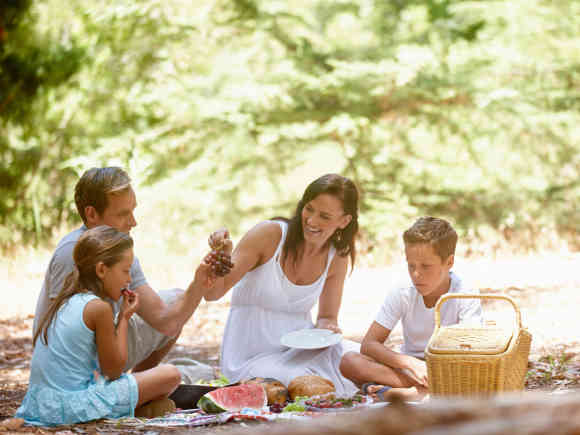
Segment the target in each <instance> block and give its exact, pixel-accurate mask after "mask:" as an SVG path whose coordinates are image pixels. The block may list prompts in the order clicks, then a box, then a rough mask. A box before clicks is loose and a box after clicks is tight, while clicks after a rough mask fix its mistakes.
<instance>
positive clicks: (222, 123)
mask: <svg viewBox="0 0 580 435" xmlns="http://www.w3.org/2000/svg"><path fill="white" fill-rule="evenodd" d="M9 4H11V5H12V4H14V5H20V8H19V9H18V8H17V9H15V10H12V9H10V8H6V7H4V6H2V9H0V10H2V15H1V16H2V17H3V20H4V21H2V22H3V23H8V22H10V23H12V24H11V26H16V28H17V29H20V30H10V31H9V32H6V31H4V32H3V33H0V41H2V45H1V47H2V52H1V53H0V56H2V57H1V59H2V62H3V63H1V65H2V66H1V68H2V74H1V75H0V92H1V94H0V131H1V132H2V134H1V135H0V147H1V148H0V150H1V151H2V156H3V157H2V159H3V160H2V161H3V167H2V172H1V173H0V180H2V181H3V182H2V184H1V186H2V189H3V190H2V193H3V198H2V199H0V207H2V219H3V221H2V224H3V225H2V228H3V233H2V234H0V240H1V241H3V242H4V243H9V242H14V241H18V240H19V236H18V234H24V235H27V234H32V233H34V232H35V233H36V234H42V235H45V234H48V233H49V232H50V228H52V227H53V226H54V225H55V224H57V223H59V222H61V221H62V220H66V219H70V218H72V217H74V213H71V212H70V210H71V203H70V198H71V197H72V194H71V190H72V187H73V185H74V181H75V179H76V177H78V175H79V174H80V173H81V172H82V171H84V170H85V169H86V168H87V167H90V166H93V165H100V164H120V165H123V166H126V167H127V168H128V170H129V172H130V173H131V175H132V176H133V178H134V179H135V181H136V182H137V183H141V184H142V185H151V186H152V189H158V190H161V189H164V190H163V191H164V192H167V193H166V194H165V195H164V194H161V196H162V198H160V199H159V201H160V203H162V204H163V206H162V207H163V210H164V211H165V212H166V213H167V216H166V217H165V218H166V219H167V223H168V225H170V224H171V222H175V219H176V218H177V219H178V220H184V221H185V222H186V223H188V224H191V225H197V226H199V225H204V224H207V222H220V223H223V224H226V225H228V226H230V227H231V228H232V230H233V231H234V232H235V231H236V230H240V229H241V228H245V229H247V225H248V224H247V221H248V220H250V221H252V220H254V221H255V220H258V219H262V218H267V217H270V216H272V215H275V214H278V215H279V214H284V215H289V214H290V213H291V212H292V210H293V208H294V205H295V202H296V199H297V196H298V195H299V194H300V189H301V188H303V186H305V185H306V184H307V183H308V182H309V181H311V180H310V179H309V180H304V179H300V177H299V175H297V174H296V171H297V169H296V168H301V167H303V165H305V164H309V162H308V159H310V158H312V156H316V157H315V158H316V159H318V164H319V166H320V168H327V167H328V164H327V163H328V162H325V161H324V160H325V159H324V157H323V158H322V159H320V158H319V156H320V152H321V151H320V150H326V151H325V152H327V153H329V155H330V154H333V155H339V156H340V158H339V159H338V160H336V161H337V164H336V165H335V166H333V170H335V171H336V172H342V173H344V174H345V175H347V176H350V177H352V178H353V179H354V180H355V181H356V182H357V183H358V185H359V186H360V189H361V192H362V194H363V202H362V204H361V211H362V213H361V224H362V227H363V228H364V234H363V239H364V240H365V242H367V243H366V244H367V245H368V246H373V245H375V244H376V242H377V241H379V242H390V243H394V241H395V240H398V238H399V237H400V231H401V229H402V228H404V227H405V226H407V225H408V224H409V223H410V221H411V220H412V219H414V217H416V216H417V215H423V214H435V215H441V216H444V217H448V218H450V219H451V220H452V221H453V222H455V223H456V225H457V226H458V228H459V229H460V231H461V232H462V234H463V235H464V236H466V237H467V238H472V239H476V238H478V237H484V236H485V235H486V234H487V231H488V229H489V228H493V229H494V231H497V232H499V233H500V234H502V236H503V237H506V238H507V239H510V237H512V236H513V234H515V233H518V232H524V233H526V234H528V233H529V234H538V233H539V232H540V231H543V230H545V231H554V232H557V233H559V234H560V235H562V236H564V237H569V238H570V240H572V241H574V240H576V242H577V236H576V234H577V232H578V230H579V229H580V228H579V227H578V225H579V224H578V222H580V220H579V219H578V218H579V216H578V213H579V212H578V211H577V207H576V206H575V204H576V203H577V200H578V196H579V193H580V187H579V181H578V180H580V177H579V174H578V171H579V168H580V161H579V159H580V153H579V152H578V151H579V147H580V145H578V141H577V140H575V138H576V137H578V125H580V123H579V122H578V121H579V120H580V119H579V108H580V93H579V92H580V91H578V89H580V87H579V86H578V84H579V82H580V54H578V52H577V50H573V49H572V47H575V46H576V45H577V43H578V41H579V40H580V31H579V30H578V29H580V26H579V24H580V23H579V20H580V19H579V18H578V17H579V16H580V14H579V12H580V10H579V6H578V4H577V3H575V2H568V1H563V0H562V1H558V2H547V1H541V0H534V1H531V2H529V1H523V0H512V1H505V2H495V1H479V2H469V1H459V0H457V1H453V0H411V1H398V0H397V1H389V2H382V1H375V0H370V1H369V0H351V1H349V0H341V1H328V0H299V1H293V2H276V1H275V2H272V1H259V0H233V1H231V0H214V1H211V0H205V1H201V2H195V5H192V4H191V3H190V2H186V1H184V0H170V1H165V2H161V1H157V0H140V1H137V2H135V1H128V0H107V1H102V2H91V3H89V4H87V3H86V2H81V1H80V0H71V1H70V2H68V3H67V4H66V5H67V6H64V5H65V4H64V2H62V0H47V1H45V2H40V3H38V4H36V5H35V6H34V7H32V6H30V3H29V2H25V1H20V2H17V1H15V0H13V2H10V3H9ZM29 6H30V8H31V9H30V12H26V13H23V12H22V11H27V10H28V7H29ZM515 11H517V13H516V12H515ZM7 16H10V17H12V18H10V20H8V19H6V18H5V17H7ZM14 23H16V24H14ZM4 27H5V28H6V29H8V27H7V25H6V24H4ZM11 29H12V28H11ZM530 29H538V31H537V32H538V33H534V32H532V31H530ZM18 32H21V33H20V34H21V35H24V33H22V32H27V33H26V34H27V35H33V36H34V37H28V38H24V37H20V38H17V37H16V36H14V37H9V39H7V37H6V35H12V34H13V33H14V35H18V34H19V33H18ZM1 35H4V36H1ZM540 35H541V36H540ZM6 41H10V42H6ZM20 54H22V56H19V57H18V62H20V63H18V62H16V63H14V62H15V61H14V60H11V59H12V58H11V57H10V56H12V57H14V56H15V55H20ZM11 62H12V63H11ZM5 65H7V66H5ZM10 65H12V66H10ZM14 65H16V66H14ZM10 68H12V69H10ZM9 71H15V72H9ZM30 77H32V79H30ZM35 78H36V79H35ZM19 79H22V82H23V83H26V84H27V87H23V88H21V87H19V86H18V84H17V83H18V81H19ZM35 80H36V81H35ZM26 92H28V94H25V93H26ZM30 92H32V93H30ZM13 93H20V94H19V98H18V99H15V100H13V99H11V98H10V97H7V96H10V95H12V94H13ZM13 101H14V102H13ZM12 102H13V103H12ZM9 106H11V107H10V108H9ZM15 162H16V163H15ZM314 163H317V162H314ZM296 177H298V178H296ZM167 180H171V183H173V184H171V183H169V182H168V181H167ZM296 180H299V182H296ZM175 183H179V189H177V190H176V189H175V186H174V184H175ZM4 186H6V188H4ZM297 186H300V189H299V188H297ZM172 190H173V191H172ZM254 192H255V194H254ZM15 204H17V205H18V206H17V207H15V206H14V205H15ZM207 225H209V224H207ZM383 246H389V244H386V245H385V244H383ZM369 249H370V248H369ZM377 255H379V256H382V255H383V254H382V253H379V254H377Z"/></svg>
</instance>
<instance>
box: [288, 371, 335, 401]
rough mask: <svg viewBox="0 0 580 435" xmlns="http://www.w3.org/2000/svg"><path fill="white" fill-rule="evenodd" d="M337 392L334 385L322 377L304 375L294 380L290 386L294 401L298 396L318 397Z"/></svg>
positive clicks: (291, 397)
mask: <svg viewBox="0 0 580 435" xmlns="http://www.w3.org/2000/svg"><path fill="white" fill-rule="evenodd" d="M334 391H336V390H335V389H334V384H333V383H332V382H331V381H329V380H328V379H325V378H323V377H320V376H316V375H304V376H298V377H297V378H294V379H292V381H291V382H290V384H289V385H288V392H289V393H290V399H292V400H294V399H295V398H296V397H298V396H307V397H312V396H317V395H319V394H326V393H332V392H334Z"/></svg>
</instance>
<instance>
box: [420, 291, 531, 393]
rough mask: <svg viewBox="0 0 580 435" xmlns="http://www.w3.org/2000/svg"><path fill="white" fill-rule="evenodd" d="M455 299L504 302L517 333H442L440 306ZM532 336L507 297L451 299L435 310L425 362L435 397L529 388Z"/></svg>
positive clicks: (474, 329)
mask: <svg viewBox="0 0 580 435" xmlns="http://www.w3.org/2000/svg"><path fill="white" fill-rule="evenodd" d="M451 298H478V299H504V300H507V301H508V302H510V303H511V304H512V306H513V308H514V310H515V314H516V316H515V317H516V318H515V321H514V327H513V330H506V329H505V328H498V327H497V326H495V324H493V323H491V322H488V323H487V324H486V325H485V326H465V327H464V326H461V325H453V326H448V327H441V314H440V312H439V310H440V309H441V305H442V304H443V303H444V302H445V301H447V300H448V299H451ZM531 342H532V336H531V334H530V333H529V332H528V331H527V330H526V329H524V328H522V316H521V313H520V310H519V309H518V307H517V305H516V303H515V301H514V300H513V299H511V298H510V297H508V296H504V295H476V294H461V293H455V294H446V295H444V296H442V297H441V298H440V299H439V301H438V302H437V305H436V306H435V330H434V332H433V335H432V336H431V339H430V340H429V343H428V345H427V348H426V350H425V359H426V362H427V375H428V378H429V392H430V394H432V395H439V396H451V395H460V396H468V395H491V394H495V393H499V392H504V391H518V390H522V389H523V388H524V381H525V375H526V371H527V367H528V356H529V354H530V345H531Z"/></svg>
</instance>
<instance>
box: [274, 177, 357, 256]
mask: <svg viewBox="0 0 580 435" xmlns="http://www.w3.org/2000/svg"><path fill="white" fill-rule="evenodd" d="M324 193H325V194H328V195H332V196H334V197H335V198H337V199H338V200H340V202H341V203H342V209H343V210H344V213H345V214H347V215H350V216H351V217H352V219H351V220H350V222H349V224H348V225H347V226H346V227H345V228H344V229H342V230H337V231H336V232H335V233H334V235H333V236H332V237H331V238H330V243H332V245H333V246H334V247H335V248H336V252H337V253H338V255H340V256H341V257H345V256H347V255H350V261H351V267H352V266H354V261H355V259H356V248H355V243H354V241H355V237H356V235H357V233H358V199H359V195H358V190H357V188H356V186H355V184H354V183H353V182H352V181H351V180H350V179H348V178H346V177H343V176H342V175H337V174H326V175H323V176H322V177H320V178H317V179H316V180H314V181H313V182H312V183H310V184H309V185H308V187H307V188H306V190H305V191H304V194H303V195H302V199H301V200H300V201H298V205H297V207H296V212H295V213H294V216H293V217H292V218H291V219H285V218H274V219H277V220H283V221H285V222H287V223H288V234H287V236H286V241H285V242H284V247H283V251H282V259H283V260H285V259H286V258H292V259H293V261H294V262H296V260H297V255H298V248H299V246H300V245H301V244H302V243H303V242H304V230H303V228H302V209H303V208H304V206H305V205H306V204H308V203H309V202H310V201H312V200H313V199H315V198H316V197H317V196H319V195H322V194H324Z"/></svg>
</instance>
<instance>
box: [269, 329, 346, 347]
mask: <svg viewBox="0 0 580 435" xmlns="http://www.w3.org/2000/svg"><path fill="white" fill-rule="evenodd" d="M340 340H342V335H341V334H338V333H336V332H332V331H331V330H330V329H300V330H298V331H292V332H289V333H288V334H286V335H284V336H283V337H282V338H281V339H280V343H281V344H282V345H284V346H287V347H293V348H295V349H321V348H323V347H328V346H333V345H335V344H337V343H339V342H340Z"/></svg>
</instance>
